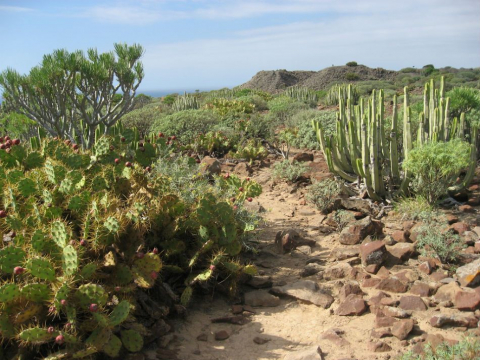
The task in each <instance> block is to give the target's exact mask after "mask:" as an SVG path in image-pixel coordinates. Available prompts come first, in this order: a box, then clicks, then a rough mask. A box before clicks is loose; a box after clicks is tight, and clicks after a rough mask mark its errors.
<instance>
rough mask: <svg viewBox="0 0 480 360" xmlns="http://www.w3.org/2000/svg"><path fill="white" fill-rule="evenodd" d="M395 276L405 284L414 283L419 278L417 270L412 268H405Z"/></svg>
mask: <svg viewBox="0 0 480 360" xmlns="http://www.w3.org/2000/svg"><path fill="white" fill-rule="evenodd" d="M395 277H396V278H397V279H398V280H400V281H401V282H403V283H405V284H408V283H412V282H414V281H417V280H418V279H419V277H418V274H417V273H416V272H415V271H413V270H410V269H407V270H403V271H400V272H398V273H396V274H395Z"/></svg>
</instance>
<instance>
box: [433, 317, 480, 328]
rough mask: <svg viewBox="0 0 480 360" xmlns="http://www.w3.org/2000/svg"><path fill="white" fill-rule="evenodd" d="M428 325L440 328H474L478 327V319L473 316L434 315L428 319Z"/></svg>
mask: <svg viewBox="0 0 480 360" xmlns="http://www.w3.org/2000/svg"><path fill="white" fill-rule="evenodd" d="M430 325H431V326H433V327H436V328H441V327H443V326H445V325H449V326H455V327H466V328H475V327H477V325H478V319H477V318H476V317H475V316H473V315H464V314H458V315H435V316H434V317H432V318H431V319H430Z"/></svg>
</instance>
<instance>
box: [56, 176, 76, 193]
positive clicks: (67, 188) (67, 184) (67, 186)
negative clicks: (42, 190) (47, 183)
mask: <svg viewBox="0 0 480 360" xmlns="http://www.w3.org/2000/svg"><path fill="white" fill-rule="evenodd" d="M72 190H73V181H72V179H69V178H66V179H63V180H62V182H61V183H60V186H59V187H58V191H59V192H61V193H62V194H65V195H66V194H70V193H71V192H72Z"/></svg>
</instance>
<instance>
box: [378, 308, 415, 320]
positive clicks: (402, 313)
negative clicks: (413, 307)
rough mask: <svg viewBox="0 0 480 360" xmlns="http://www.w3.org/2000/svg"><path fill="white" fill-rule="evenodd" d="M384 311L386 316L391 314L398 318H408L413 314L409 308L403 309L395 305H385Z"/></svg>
mask: <svg viewBox="0 0 480 360" xmlns="http://www.w3.org/2000/svg"><path fill="white" fill-rule="evenodd" d="M382 311H383V314H384V315H385V316H391V317H395V318H397V319H406V318H409V317H410V316H411V314H412V312H411V311H409V310H402V309H399V308H396V307H393V306H385V307H384V308H383V310H382Z"/></svg>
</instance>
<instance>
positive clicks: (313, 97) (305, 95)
mask: <svg viewBox="0 0 480 360" xmlns="http://www.w3.org/2000/svg"><path fill="white" fill-rule="evenodd" d="M284 95H285V96H288V97H290V98H292V99H294V100H297V101H300V102H303V103H304V104H306V105H307V106H309V107H315V106H317V104H318V97H317V94H316V92H315V91H313V90H311V89H309V88H306V87H300V86H291V87H289V88H288V89H287V90H286V91H285V92H284Z"/></svg>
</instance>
